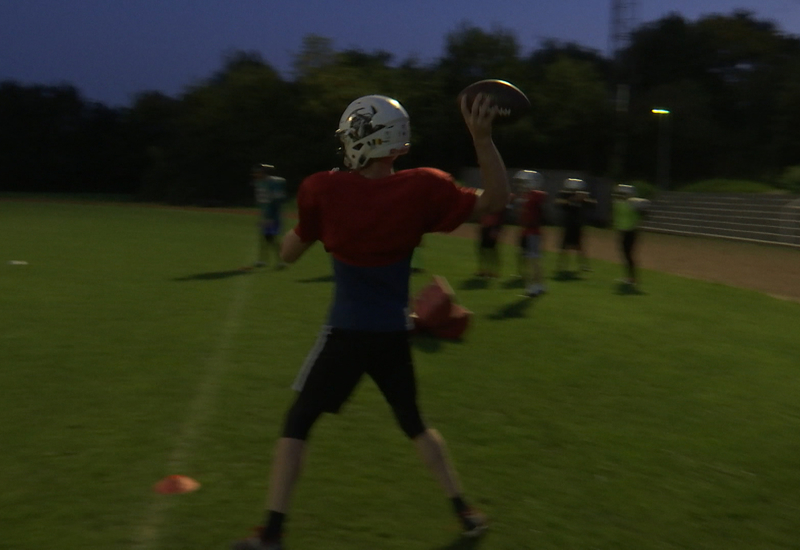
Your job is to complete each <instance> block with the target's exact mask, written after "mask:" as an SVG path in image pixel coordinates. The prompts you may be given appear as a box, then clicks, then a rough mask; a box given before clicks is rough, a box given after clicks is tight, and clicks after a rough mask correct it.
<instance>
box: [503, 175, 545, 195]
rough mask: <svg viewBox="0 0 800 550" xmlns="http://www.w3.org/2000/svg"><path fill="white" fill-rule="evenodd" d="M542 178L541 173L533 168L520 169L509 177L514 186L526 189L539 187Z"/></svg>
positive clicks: (540, 186) (530, 189)
mask: <svg viewBox="0 0 800 550" xmlns="http://www.w3.org/2000/svg"><path fill="white" fill-rule="evenodd" d="M543 180H544V178H543V177H542V175H541V174H540V173H539V172H536V171H535V170H520V171H519V172H517V173H516V174H514V177H513V178H511V181H512V182H513V183H514V185H515V186H520V187H522V188H524V189H526V190H528V191H532V190H534V189H541V188H542V182H543Z"/></svg>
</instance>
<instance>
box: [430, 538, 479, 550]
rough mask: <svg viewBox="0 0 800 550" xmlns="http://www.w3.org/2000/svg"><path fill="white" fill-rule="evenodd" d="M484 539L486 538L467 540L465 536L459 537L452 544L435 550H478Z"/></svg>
mask: <svg viewBox="0 0 800 550" xmlns="http://www.w3.org/2000/svg"><path fill="white" fill-rule="evenodd" d="M484 538H486V537H485V536H483V537H478V538H467V537H464V536H463V535H459V536H458V538H457V539H455V540H454V541H453V542H451V543H450V544H446V545H444V546H437V547H436V548H434V549H433V550H473V549H475V548H478V547H479V546H480V545H481V544H482V543H483V540H484Z"/></svg>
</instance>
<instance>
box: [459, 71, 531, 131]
mask: <svg viewBox="0 0 800 550" xmlns="http://www.w3.org/2000/svg"><path fill="white" fill-rule="evenodd" d="M478 94H488V95H489V96H491V98H492V101H493V102H494V104H495V105H497V107H499V109H500V113H499V114H498V116H497V118H495V119H494V123H495V124H510V123H512V122H516V121H518V120H519V119H520V118H522V117H523V116H524V115H525V114H526V113H527V112H528V111H529V110H530V108H531V102H530V101H529V100H528V97H527V96H526V95H525V94H524V93H523V92H522V90H520V89H519V88H517V87H516V86H514V85H513V84H511V83H510V82H506V81H505V80H496V79H489V80H480V81H478V82H474V83H472V84H470V85H469V86H467V87H466V88H464V89H463V90H461V92H460V93H459V94H458V97H457V98H456V101H457V103H458V104H459V105H461V98H462V97H463V96H466V97H467V108H468V109H471V108H472V102H473V101H475V96H477V95H478Z"/></svg>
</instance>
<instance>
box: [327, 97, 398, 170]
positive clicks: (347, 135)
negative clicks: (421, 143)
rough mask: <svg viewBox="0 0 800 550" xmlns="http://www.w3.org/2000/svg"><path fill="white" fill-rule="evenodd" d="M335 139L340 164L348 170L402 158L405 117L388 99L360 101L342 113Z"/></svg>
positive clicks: (379, 98)
mask: <svg viewBox="0 0 800 550" xmlns="http://www.w3.org/2000/svg"><path fill="white" fill-rule="evenodd" d="M336 137H337V138H339V141H340V142H341V144H342V151H343V153H344V164H345V166H347V167H348V168H350V169H351V170H358V169H360V168H363V167H364V166H366V165H367V163H368V162H369V161H370V160H372V159H376V158H382V157H393V156H399V155H404V154H406V153H407V152H408V149H409V147H410V143H409V140H410V137H411V129H410V124H409V120H408V113H407V112H406V110H405V109H404V108H403V106H402V105H400V103H399V102H398V101H397V100H395V99H392V98H390V97H386V96H381V95H368V96H364V97H360V98H358V99H356V100H355V101H353V102H352V103H351V104H350V105H348V106H347V109H345V111H344V113H343V114H342V117H341V118H340V119H339V129H338V130H336Z"/></svg>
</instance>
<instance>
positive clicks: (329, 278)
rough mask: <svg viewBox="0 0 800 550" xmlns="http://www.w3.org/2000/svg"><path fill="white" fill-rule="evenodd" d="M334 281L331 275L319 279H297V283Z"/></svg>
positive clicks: (321, 276)
mask: <svg viewBox="0 0 800 550" xmlns="http://www.w3.org/2000/svg"><path fill="white" fill-rule="evenodd" d="M334 280H335V279H334V278H333V275H332V274H328V275H320V276H319V277H311V278H308V279H297V281H295V282H298V283H332V282H333V281H334Z"/></svg>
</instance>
